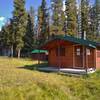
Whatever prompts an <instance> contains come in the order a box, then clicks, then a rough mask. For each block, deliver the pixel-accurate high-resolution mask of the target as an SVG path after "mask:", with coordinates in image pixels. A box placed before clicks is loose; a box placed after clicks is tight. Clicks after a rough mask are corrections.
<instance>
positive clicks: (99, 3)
mask: <svg viewBox="0 0 100 100" xmlns="http://www.w3.org/2000/svg"><path fill="white" fill-rule="evenodd" d="M95 5H96V29H97V35H98V36H100V0H96V3H95Z"/></svg>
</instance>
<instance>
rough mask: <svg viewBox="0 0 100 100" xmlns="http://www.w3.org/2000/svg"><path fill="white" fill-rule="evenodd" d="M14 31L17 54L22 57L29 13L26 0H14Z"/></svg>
mask: <svg viewBox="0 0 100 100" xmlns="http://www.w3.org/2000/svg"><path fill="white" fill-rule="evenodd" d="M13 20H14V24H13V25H14V32H15V42H16V50H17V56H18V58H19V57H20V53H21V49H22V48H23V46H24V41H23V38H24V35H25V32H26V24H27V15H26V10H25V0H14V11H13Z"/></svg>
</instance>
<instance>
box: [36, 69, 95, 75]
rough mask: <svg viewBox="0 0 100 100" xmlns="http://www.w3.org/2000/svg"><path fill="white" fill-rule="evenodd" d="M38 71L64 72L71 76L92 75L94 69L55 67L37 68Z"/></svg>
mask: <svg viewBox="0 0 100 100" xmlns="http://www.w3.org/2000/svg"><path fill="white" fill-rule="evenodd" d="M38 70H40V71H45V72H64V73H71V74H87V73H88V74H89V73H94V72H95V69H93V68H90V69H87V72H86V69H72V68H60V69H59V68H55V67H41V68H38Z"/></svg>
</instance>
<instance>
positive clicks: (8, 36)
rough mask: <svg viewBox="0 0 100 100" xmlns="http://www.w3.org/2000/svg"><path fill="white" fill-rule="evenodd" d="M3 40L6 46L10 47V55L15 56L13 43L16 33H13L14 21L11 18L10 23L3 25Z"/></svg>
mask: <svg viewBox="0 0 100 100" xmlns="http://www.w3.org/2000/svg"><path fill="white" fill-rule="evenodd" d="M0 37H1V41H2V45H3V47H4V48H9V49H10V55H11V56H12V57H13V45H14V34H13V21H12V19H10V21H9V23H6V24H5V25H4V26H3V27H2V31H1V35H0Z"/></svg>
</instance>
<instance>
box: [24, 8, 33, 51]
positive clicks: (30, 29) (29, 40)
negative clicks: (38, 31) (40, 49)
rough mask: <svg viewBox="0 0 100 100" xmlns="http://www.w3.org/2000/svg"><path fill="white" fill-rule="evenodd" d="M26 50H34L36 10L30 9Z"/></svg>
mask: <svg viewBox="0 0 100 100" xmlns="http://www.w3.org/2000/svg"><path fill="white" fill-rule="evenodd" d="M24 43H25V44H24V45H25V46H24V49H25V50H26V51H28V52H30V51H31V50H32V49H33V48H34V9H33V7H30V11H29V12H28V18H27V27H26V34H25V37H24Z"/></svg>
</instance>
